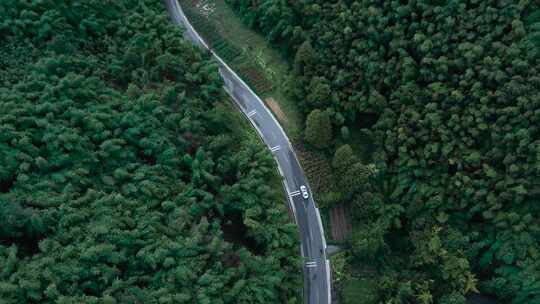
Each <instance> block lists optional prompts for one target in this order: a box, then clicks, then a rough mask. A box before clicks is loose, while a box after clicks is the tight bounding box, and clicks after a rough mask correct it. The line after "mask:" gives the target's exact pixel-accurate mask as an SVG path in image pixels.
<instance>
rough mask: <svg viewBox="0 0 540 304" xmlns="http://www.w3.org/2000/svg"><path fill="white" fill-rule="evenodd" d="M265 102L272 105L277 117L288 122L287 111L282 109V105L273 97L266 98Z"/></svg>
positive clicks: (271, 107)
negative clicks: (284, 111)
mask: <svg viewBox="0 0 540 304" xmlns="http://www.w3.org/2000/svg"><path fill="white" fill-rule="evenodd" d="M264 101H265V103H266V104H267V105H268V106H269V107H270V109H271V110H272V112H274V114H275V115H276V117H277V119H279V121H281V122H283V123H287V117H286V116H285V113H283V111H282V110H281V107H280V106H279V104H278V103H277V102H276V101H275V100H274V98H272V97H268V98H266V99H265V100H264Z"/></svg>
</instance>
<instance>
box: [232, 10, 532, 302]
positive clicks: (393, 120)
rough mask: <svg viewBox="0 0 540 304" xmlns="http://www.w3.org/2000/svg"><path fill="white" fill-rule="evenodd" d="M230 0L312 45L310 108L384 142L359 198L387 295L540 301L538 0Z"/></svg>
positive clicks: (300, 82) (291, 41)
mask: <svg viewBox="0 0 540 304" xmlns="http://www.w3.org/2000/svg"><path fill="white" fill-rule="evenodd" d="M228 2H229V3H230V4H231V5H232V6H233V7H234V8H235V9H236V10H237V11H238V12H239V14H241V15H242V16H245V19H246V20H249V24H251V25H253V26H254V27H255V28H258V29H259V30H261V31H262V32H264V33H265V34H266V35H267V36H268V38H269V39H270V40H271V41H274V42H275V43H276V44H279V45H280V46H282V47H283V45H285V48H286V49H287V51H288V53H289V54H295V53H296V52H299V53H302V52H300V50H301V49H306V47H305V46H302V47H300V46H301V43H302V42H303V41H310V42H311V46H312V49H313V50H314V51H315V54H316V58H317V60H316V61H315V65H314V66H313V67H312V71H313V72H311V73H310V74H309V77H306V76H304V75H302V74H301V73H298V71H297V73H296V74H297V75H296V81H295V83H296V88H290V89H289V91H290V92H293V93H294V94H291V96H292V97H296V98H297V100H298V103H299V104H301V105H302V106H303V107H304V108H305V109H304V111H306V113H309V112H311V111H313V110H315V109H321V110H323V109H324V110H325V111H326V108H327V107H332V108H333V110H334V111H335V112H337V113H340V114H341V115H342V116H343V117H345V118H346V119H347V124H346V125H347V126H354V125H356V126H358V125H361V126H362V127H364V128H369V132H370V134H372V135H373V138H374V139H375V140H376V141H377V143H378V146H379V151H378V152H377V153H376V154H375V155H374V161H375V163H376V165H377V168H378V169H379V171H380V172H379V174H378V175H377V176H376V178H374V180H370V184H371V185H370V186H369V187H368V189H367V190H366V189H364V190H363V191H357V193H356V196H357V197H358V198H357V199H355V200H354V202H353V203H352V204H355V205H354V209H353V213H354V214H355V219H356V221H357V223H362V224H366V222H367V224H369V225H382V227H383V229H382V230H381V231H384V238H385V243H386V244H387V245H388V247H387V251H386V252H384V254H383V255H381V261H380V263H382V264H380V265H379V266H380V267H379V269H381V273H382V274H381V276H382V277H385V278H389V279H388V280H389V281H388V282H387V283H385V284H381V285H380V286H381V288H382V289H383V290H384V292H381V295H382V297H383V300H385V301H390V300H392V301H398V303H399V302H401V303H429V302H430V301H433V302H446V303H454V302H456V303H460V302H463V298H462V296H463V295H464V294H465V293H466V292H467V291H470V290H473V289H474V288H475V286H478V288H479V289H480V290H481V291H482V292H483V293H490V294H494V295H496V296H497V297H498V298H499V300H501V301H502V302H503V303H509V302H511V303H515V304H518V303H519V304H522V303H523V304H525V303H537V302H539V301H540V294H539V293H538V290H540V256H539V254H538V252H540V245H539V244H540V222H539V221H538V218H539V217H540V208H539V207H538V206H539V205H538V201H539V199H540V196H539V193H540V192H539V189H540V172H539V170H538V159H539V158H538V151H539V146H540V129H539V126H540V93H539V92H540V91H539V90H538V88H539V87H540V77H539V76H538V72H539V58H540V57H539V56H538V54H539V51H538V50H539V49H540V48H538V46H539V45H540V38H539V37H540V36H539V35H538V33H539V31H540V27H539V26H538V22H540V13H539V11H540V7H539V5H538V2H537V1H499V0H486V1H368V0H357V1H324V0H315V1H280V0H264V1H250V0H229V1H228ZM293 32H297V33H302V36H305V37H306V38H305V39H304V40H302V41H301V42H300V41H299V40H298V39H297V38H296V37H295V36H294V35H293V34H292V33H293ZM310 53H311V52H310ZM290 58H291V59H293V58H294V57H293V56H290ZM291 61H292V60H291ZM297 70H298V69H297ZM323 77H324V79H326V81H325V82H324V83H325V84H328V85H329V86H330V89H329V90H326V89H324V84H322V83H320V80H322V78H323ZM315 83H317V84H315ZM314 86H315V87H317V88H318V89H317V90H314ZM328 91H330V92H331V95H332V96H331V99H330V100H331V102H330V103H324V104H320V102H321V101H323V100H322V98H318V97H313V95H314V94H315V95H317V96H319V95H325V92H328ZM366 117H368V118H370V119H369V120H367V121H366V119H365V118H366ZM351 131H353V130H351ZM343 190H344V191H347V190H346V189H343ZM356 208H361V210H357V209H356ZM368 227H370V226H368ZM377 231H378V230H377ZM434 231H438V232H437V233H435V232H434ZM364 234H365V233H364ZM456 236H459V238H460V240H459V241H458V238H456ZM431 242H433V244H431ZM426 244H428V245H426ZM429 244H431V245H429ZM434 244H438V245H434ZM435 248H438V249H435ZM381 265H385V266H388V267H382V266H381ZM469 268H470V270H471V271H473V272H474V273H475V274H476V278H477V279H478V284H475V279H474V278H473V277H472V275H470V271H469ZM392 271H396V272H395V273H394V274H389V273H392ZM430 280H432V281H433V283H427V282H431V281H430ZM396 281H397V282H396ZM423 282H426V283H425V284H424V283H423Z"/></svg>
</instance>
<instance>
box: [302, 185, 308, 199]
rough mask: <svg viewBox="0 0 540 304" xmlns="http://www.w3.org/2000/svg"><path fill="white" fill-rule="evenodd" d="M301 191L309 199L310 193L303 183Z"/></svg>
mask: <svg viewBox="0 0 540 304" xmlns="http://www.w3.org/2000/svg"><path fill="white" fill-rule="evenodd" d="M300 191H302V196H303V197H304V198H305V199H308V198H309V193H308V191H307V187H306V186H304V185H302V186H300Z"/></svg>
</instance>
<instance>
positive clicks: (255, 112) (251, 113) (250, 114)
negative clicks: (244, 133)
mask: <svg viewBox="0 0 540 304" xmlns="http://www.w3.org/2000/svg"><path fill="white" fill-rule="evenodd" d="M255 114H257V111H255V110H253V111H251V112H249V113H248V114H247V116H248V117H251V116H253V115H255Z"/></svg>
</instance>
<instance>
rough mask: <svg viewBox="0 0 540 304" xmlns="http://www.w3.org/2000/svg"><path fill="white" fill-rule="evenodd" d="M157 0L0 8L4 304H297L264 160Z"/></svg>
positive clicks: (285, 222)
mask: <svg viewBox="0 0 540 304" xmlns="http://www.w3.org/2000/svg"><path fill="white" fill-rule="evenodd" d="M181 37H182V34H181V32H180V30H179V29H178V28H177V27H176V26H175V25H173V24H172V22H170V20H169V18H168V16H167V15H166V11H165V7H164V5H163V3H162V2H161V1H158V0H144V1H143V0H141V1H136V0H133V1H132V0H124V1H105V2H103V1H93V0H84V1H83V0H80V1H79V0H76V1H63V0H60V1H56V0H55V1H53V0H45V1H30V2H29V1H18V0H5V1H2V2H0V302H1V303H6V304H10V303H13V304H15V303H17V304H18V303H66V304H67V303H107V304H111V303H208V304H216V303H291V304H292V303H300V301H301V299H300V297H301V288H302V284H301V269H300V259H299V250H298V248H299V241H298V237H297V229H296V227H295V226H294V224H292V223H291V219H290V218H289V216H288V214H287V210H286V205H285V202H284V200H285V198H284V194H283V192H282V189H281V183H280V178H279V177H278V175H277V172H276V170H275V167H274V163H273V159H272V157H271V155H270V153H269V152H268V151H267V150H266V149H265V147H264V146H263V145H262V144H261V143H260V141H259V140H258V138H257V136H256V135H255V133H254V132H253V131H251V128H250V127H249V126H248V124H247V122H246V121H245V120H244V119H243V118H242V117H241V116H240V115H239V114H238V113H237V112H236V111H235V110H234V109H233V108H232V106H231V102H230V101H228V100H226V95H225V93H224V91H223V90H222V81H221V78H220V76H219V73H218V70H217V65H216V63H215V62H213V60H212V59H211V58H210V55H209V54H207V53H205V52H203V51H201V50H198V49H196V48H194V47H192V46H191V45H190V43H189V42H187V41H184V40H183V39H182V38H181Z"/></svg>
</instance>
